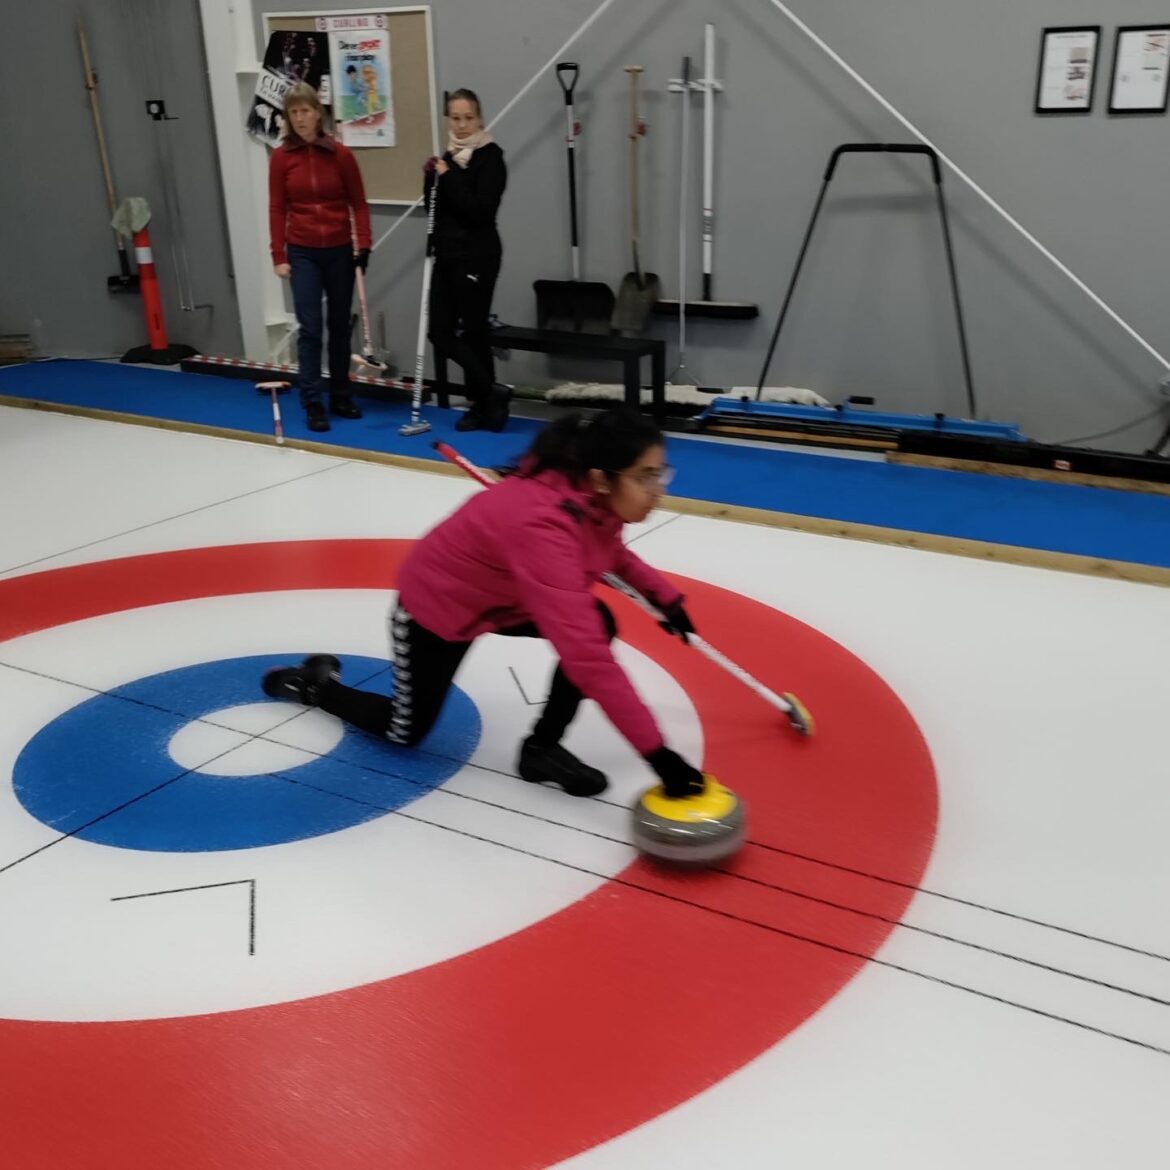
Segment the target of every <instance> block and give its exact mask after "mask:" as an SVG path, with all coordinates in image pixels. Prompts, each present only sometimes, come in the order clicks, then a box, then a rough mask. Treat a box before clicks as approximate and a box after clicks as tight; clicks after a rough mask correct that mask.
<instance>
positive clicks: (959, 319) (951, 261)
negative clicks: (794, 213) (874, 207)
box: [756, 142, 978, 418]
mask: <svg viewBox="0 0 1170 1170" xmlns="http://www.w3.org/2000/svg"><path fill="white" fill-rule="evenodd" d="M844 154H920V155H923V156H924V157H926V158H928V159H929V160H930V169H931V177H932V178H933V180H934V189H935V193H936V196H937V199H938V214H939V219H940V220H941V221H942V229H943V243H944V244H945V246H946V253H947V270H948V272H949V273H950V278H951V295H952V298H953V300H954V304H955V322H956V324H957V326H958V331H959V349H960V351H961V353H962V357H963V377H964V379H965V381H966V386H967V406H968V409H969V410H970V412H971V417H972V418H977V417H978V414H977V409H976V405H975V386H974V384H973V383H972V381H971V358H970V355H969V353H968V351H967V330H966V326H965V325H964V323H963V305H962V302H961V301H960V299H959V278H958V274H957V273H956V271H955V253H954V248H953V246H952V244H951V227H950V221H949V220H948V219H947V205H946V201H945V200H944V199H943V191H942V168H941V167H940V166H939V161H938V154H937V153H936V152H935V151H934V150H933V149H932V148H931V147H929V146H924V145H922V144H921V143H917V142H914V143H907V144H899V143H877V142H861V143H847V144H845V145H843V146H838V147H837V148H836V149H835V150H834V151H833V153H832V154H831V155H830V156H829V164H828V166H827V167H826V168H825V177H824V181H823V182H822V183H821V190H820V194H818V195H817V202H816V206H815V207H814V208H813V213H812V219H810V220H809V224H808V230H807V231H806V232H805V234H804V243H803V244H801V247H800V255H799V256H798V257H797V259H796V267H795V268H794V269H793V272H792V279H791V280H790V281H789V282H788V292H787V293H786V294H785V296H784V304H783V306H782V307H781V309H780V316H779V318H778V319H777V321H776V328H775V329H774V330H773V331H772V340H771V342H770V343H769V345H768V355H767V357H765V358H764V366H763V369H761V370H760V380H759V382H758V384H757V386H756V401H757V402H758V401H759V399H760V396H761V394H762V393H763V389H764V381H765V379H766V378H767V376H768V368H769V366H771V364H772V355H773V354H774V353H775V351H776V342H777V341H778V340H779V338H780V330H781V328H782V326H783V325H784V318H785V317H786V316H787V315H788V308H789V305H791V303H792V294H793V291H794V290H795V288H796V280H797V277H799V276H800V270H801V268H802V267H803V265H804V258H805V256H806V255H807V253H808V246H809V242H810V241H811V240H812V235H813V229H814V228H815V227H816V224H817V218H818V217H819V216H820V214H821V206H822V205H823V204H824V201H825V194H826V193H827V192H828V190H829V184H830V183H831V182H832V180H833V175H834V174H835V173H836V171H837V163H838V161H839V160H840V158H841V156H842V155H844Z"/></svg>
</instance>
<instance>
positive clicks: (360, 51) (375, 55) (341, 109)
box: [329, 28, 395, 146]
mask: <svg viewBox="0 0 1170 1170" xmlns="http://www.w3.org/2000/svg"><path fill="white" fill-rule="evenodd" d="M329 40H330V45H331V47H332V59H333V90H334V95H333V96H334V101H333V114H334V118H335V119H336V123H337V135H338V137H339V138H340V139H341V141H342V142H344V143H345V145H346V146H393V145H395V135H394V100H393V97H392V96H391V95H392V90H391V83H390V32H389V30H388V29H384V28H369V29H360V30H356V31H353V32H350V31H348V30H342V31H336V30H335V31H332V32H330V34H329Z"/></svg>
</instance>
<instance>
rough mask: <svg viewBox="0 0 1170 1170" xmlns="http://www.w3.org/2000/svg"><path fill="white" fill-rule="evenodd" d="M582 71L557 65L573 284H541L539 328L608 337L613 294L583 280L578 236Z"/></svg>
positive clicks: (568, 63) (570, 65)
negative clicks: (577, 105)
mask: <svg viewBox="0 0 1170 1170" xmlns="http://www.w3.org/2000/svg"><path fill="white" fill-rule="evenodd" d="M578 72H579V67H578V66H577V65H576V63H574V62H572V61H562V62H561V63H560V64H559V65H557V81H558V82H559V83H560V87H561V90H562V92H563V93H564V95H565V112H566V116H567V119H568V125H567V129H566V135H565V142H566V143H567V150H568V156H569V239H570V243H571V245H572V258H573V279H572V280H537V281H533V284H532V287H533V290H534V291H535V292H536V325H537V328H538V329H555V330H560V331H563V332H569V333H608V332H609V319H610V316H611V315H612V313H613V291H612V290H611V289H610V287H609V285H607V284H603V283H602V282H601V281H596V280H582V279H581V246H580V242H579V239H578V232H577V136H578V134H579V133H580V127H579V126H578V124H577V120H576V117H575V116H574V113H573V90H574V89H575V88H576V85H577V74H578Z"/></svg>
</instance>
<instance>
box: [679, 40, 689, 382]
mask: <svg viewBox="0 0 1170 1170" xmlns="http://www.w3.org/2000/svg"><path fill="white" fill-rule="evenodd" d="M682 100H683V108H682V151H681V152H680V153H681V155H682V162H681V166H680V169H681V171H682V181H681V182H680V183H679V196H678V355H679V362H680V364H685V363H686V360H687V183H688V182H689V181H690V172H691V166H690V163H691V59H690V57H687V58H686V60H685V62H684V64H683V78H682Z"/></svg>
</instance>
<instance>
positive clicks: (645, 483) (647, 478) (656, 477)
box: [618, 463, 675, 492]
mask: <svg viewBox="0 0 1170 1170" xmlns="http://www.w3.org/2000/svg"><path fill="white" fill-rule="evenodd" d="M674 472H675V469H674V468H673V467H671V465H670V464H669V463H664V464H663V465H662V467H660V468H657V469H655V468H647V469H646V470H645V471H619V472H618V475H619V476H624V477H625V478H626V479H632V480H633V481H634V482H635V483H636V484H637V485H638V486H639V487H641V488H644V489H645V490H646V491H648V492H652V491H654V490H655V489H656V488H657V489H658V490H660V491H666V489H667V488H668V487H670V485H671V484H672V483H673V482H674Z"/></svg>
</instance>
